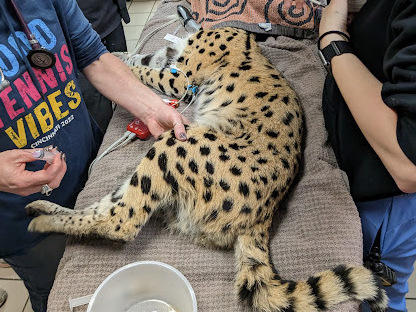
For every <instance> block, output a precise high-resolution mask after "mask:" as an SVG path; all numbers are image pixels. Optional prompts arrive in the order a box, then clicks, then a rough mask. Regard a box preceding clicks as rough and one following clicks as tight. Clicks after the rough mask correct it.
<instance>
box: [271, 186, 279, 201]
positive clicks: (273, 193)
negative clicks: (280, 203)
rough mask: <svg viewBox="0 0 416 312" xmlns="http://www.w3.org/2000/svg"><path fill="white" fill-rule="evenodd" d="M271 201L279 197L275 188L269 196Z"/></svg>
mask: <svg viewBox="0 0 416 312" xmlns="http://www.w3.org/2000/svg"><path fill="white" fill-rule="evenodd" d="M271 196H272V198H273V199H276V198H277V197H279V190H278V189H277V188H275V189H274V190H273V192H272V194H271Z"/></svg>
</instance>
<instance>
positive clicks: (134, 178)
mask: <svg viewBox="0 0 416 312" xmlns="http://www.w3.org/2000/svg"><path fill="white" fill-rule="evenodd" d="M130 185H133V186H134V187H136V186H137V185H139V178H138V177H137V172H135V173H134V174H133V176H132V177H131V179H130Z"/></svg>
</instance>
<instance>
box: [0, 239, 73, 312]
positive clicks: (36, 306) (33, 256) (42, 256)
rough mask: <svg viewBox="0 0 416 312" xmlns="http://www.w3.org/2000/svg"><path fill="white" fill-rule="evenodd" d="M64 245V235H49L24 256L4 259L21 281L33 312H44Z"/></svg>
mask: <svg viewBox="0 0 416 312" xmlns="http://www.w3.org/2000/svg"><path fill="white" fill-rule="evenodd" d="M65 243H66V236H65V235H63V234H51V235H49V236H48V237H46V238H45V239H44V240H42V241H41V242H40V243H38V244H37V245H36V246H34V247H32V248H31V249H29V250H27V251H26V252H25V253H24V254H22V255H19V256H12V257H9V258H5V259H4V260H5V261H6V262H7V263H8V264H10V266H11V267H12V268H13V270H15V271H16V273H17V275H19V277H20V278H21V279H22V280H23V282H24V284H25V286H26V288H27V290H28V291H29V297H30V302H31V304H32V308H33V311H34V312H46V307H47V304H48V296H49V292H50V291H51V288H52V285H53V281H54V279H55V274H56V269H57V268H58V264H59V261H60V260H61V258H62V255H63V253H64V250H65Z"/></svg>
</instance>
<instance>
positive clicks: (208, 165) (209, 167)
mask: <svg viewBox="0 0 416 312" xmlns="http://www.w3.org/2000/svg"><path fill="white" fill-rule="evenodd" d="M205 169H206V170H207V172H208V173H209V174H214V166H213V165H212V163H211V162H209V161H207V162H206V164H205Z"/></svg>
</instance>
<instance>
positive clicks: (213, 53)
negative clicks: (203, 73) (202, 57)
mask: <svg viewBox="0 0 416 312" xmlns="http://www.w3.org/2000/svg"><path fill="white" fill-rule="evenodd" d="M215 55H217V54H216V53H215V52H209V56H215Z"/></svg>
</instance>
